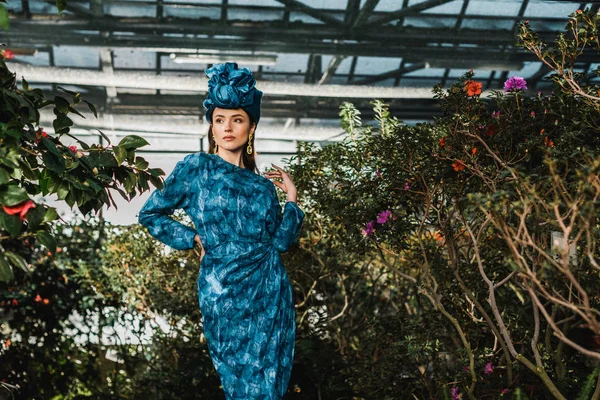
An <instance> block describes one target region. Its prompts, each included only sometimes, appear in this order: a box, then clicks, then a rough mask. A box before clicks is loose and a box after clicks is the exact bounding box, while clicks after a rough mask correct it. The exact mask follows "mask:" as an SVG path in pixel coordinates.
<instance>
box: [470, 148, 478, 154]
mask: <svg viewBox="0 0 600 400" xmlns="http://www.w3.org/2000/svg"><path fill="white" fill-rule="evenodd" d="M476 153H477V147H473V150H471V154H472V155H475V154H476Z"/></svg>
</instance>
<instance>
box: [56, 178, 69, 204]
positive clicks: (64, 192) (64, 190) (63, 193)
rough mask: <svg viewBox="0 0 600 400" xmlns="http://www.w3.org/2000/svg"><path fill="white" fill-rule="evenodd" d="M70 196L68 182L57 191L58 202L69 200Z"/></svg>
mask: <svg viewBox="0 0 600 400" xmlns="http://www.w3.org/2000/svg"><path fill="white" fill-rule="evenodd" d="M68 194H69V184H68V183H66V182H63V183H61V185H60V186H59V187H58V189H56V198H57V199H58V200H64V199H66V198H67V196H68Z"/></svg>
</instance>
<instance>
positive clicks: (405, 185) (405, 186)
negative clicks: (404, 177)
mask: <svg viewBox="0 0 600 400" xmlns="http://www.w3.org/2000/svg"><path fill="white" fill-rule="evenodd" d="M404 190H410V184H409V183H408V181H406V183H405V184H404Z"/></svg>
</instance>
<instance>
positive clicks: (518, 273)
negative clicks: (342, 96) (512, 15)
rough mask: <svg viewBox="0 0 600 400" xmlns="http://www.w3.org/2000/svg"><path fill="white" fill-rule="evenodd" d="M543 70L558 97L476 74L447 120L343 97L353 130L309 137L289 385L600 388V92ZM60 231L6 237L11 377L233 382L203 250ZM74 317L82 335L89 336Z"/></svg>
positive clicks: (41, 390)
mask: <svg viewBox="0 0 600 400" xmlns="http://www.w3.org/2000/svg"><path fill="white" fill-rule="evenodd" d="M572 17H573V19H576V20H577V26H578V27H582V26H585V29H586V32H593V29H595V28H594V26H597V23H598V22H597V21H598V16H597V15H594V14H591V13H590V12H588V11H582V12H581V13H575V14H574V15H573V16H572ZM571 24H573V22H572V23H571ZM519 32H520V35H521V36H520V39H521V42H522V44H523V46H524V47H527V46H528V44H527V43H538V42H536V40H537V39H536V38H535V36H534V35H533V32H531V31H530V30H529V29H528V27H527V25H526V24H523V25H520V26H519ZM524 32H530V33H531V35H532V36H528V35H525V34H524ZM567 32H571V28H568V31H567ZM586 32H583V31H580V30H579V29H578V30H576V31H575V33H576V34H577V35H588V36H590V34H589V33H586ZM564 40H575V42H574V43H575V44H574V45H573V44H569V45H568V46H567V45H565V46H563V47H560V46H561V45H560V43H559V44H558V45H557V46H558V47H557V49H558V50H556V51H558V53H552V52H546V53H539V56H540V57H551V56H552V57H554V60H561V59H562V55H561V54H563V53H564V54H570V55H572V61H573V62H572V64H569V65H574V62H575V59H576V58H577V56H578V55H579V54H580V49H581V43H583V40H584V39H582V38H581V37H579V38H578V39H564ZM586 40H588V41H587V42H586V43H587V44H586V47H587V46H588V45H589V43H592V42H593V39H591V37H588V39H586ZM532 41H533V42H532ZM565 43H566V42H565ZM594 46H597V44H596V45H594ZM586 51H587V50H586ZM561 52H563V53H561ZM536 54H538V53H536ZM559 55H560V56H559ZM565 60H571V58H569V57H566V58H565ZM550 65H551V67H552V68H554V71H555V74H554V75H553V76H552V79H553V81H554V82H555V90H554V92H553V93H545V94H544V93H538V94H537V95H534V96H529V95H528V93H527V92H526V91H525V90H524V86H525V85H526V82H522V81H520V80H519V79H518V78H517V77H512V78H513V79H512V81H511V82H510V84H508V85H507V88H506V91H505V92H499V91H495V92H493V93H492V95H491V97H490V98H489V99H484V98H482V91H481V88H482V85H480V84H479V82H477V77H476V76H474V74H473V73H472V72H468V73H466V74H465V75H464V76H463V77H461V78H460V79H459V80H458V81H457V82H456V83H455V84H454V85H452V86H451V87H450V88H449V89H447V90H444V89H443V88H441V87H436V88H434V94H435V96H436V98H437V99H438V100H439V102H440V105H441V107H442V110H443V116H442V117H440V118H438V119H437V120H436V121H435V122H434V123H433V124H419V125H417V126H415V127H409V126H406V125H404V124H402V123H401V122H400V121H398V120H397V119H396V118H394V117H393V115H391V113H390V112H389V110H388V108H387V106H386V105H385V104H384V103H383V102H381V101H375V102H374V103H373V106H374V110H375V114H376V121H375V122H376V123H375V124H374V125H373V126H369V125H365V124H363V122H362V120H361V118H360V111H359V110H357V109H355V108H354V107H353V106H352V105H351V104H349V103H345V104H343V105H342V106H341V110H340V116H341V118H342V126H343V127H344V129H345V130H346V132H347V133H348V136H347V137H346V138H345V139H344V140H342V141H341V142H338V143H336V144H333V145H329V146H326V147H324V148H319V147H318V146H317V145H316V144H312V143H303V144H301V146H300V149H299V153H298V156H297V157H293V158H291V159H290V160H289V161H290V162H289V168H288V169H289V170H290V173H291V175H292V177H293V180H294V182H295V183H296V186H297V187H298V189H299V201H300V203H301V206H302V208H303V209H304V210H305V211H306V218H305V222H304V229H303V237H302V238H301V240H300V244H299V246H298V247H297V248H295V249H293V250H292V251H290V252H288V253H286V254H284V255H283V257H284V264H285V265H286V266H287V267H288V271H289V276H290V280H291V282H292V285H293V287H294V293H295V299H296V311H297V322H298V324H297V325H298V330H297V344H296V356H295V361H294V362H295V364H294V368H293V375H292V380H291V382H290V388H289V394H288V396H287V397H286V398H289V399H315V398H321V399H340V398H357V399H374V400H378V399H382V400H383V399H399V398H406V399H413V398H418V399H456V398H471V399H475V398H504V397H506V398H514V399H527V398H531V399H546V398H561V399H563V398H592V399H597V398H599V397H600V388H599V384H598V379H599V374H598V371H599V370H598V367H597V363H598V361H597V360H598V358H600V357H599V356H600V353H599V350H600V349H599V346H598V338H599V337H600V331H599V330H598V328H599V323H598V315H599V313H598V311H599V305H598V301H599V300H600V299H599V298H598V295H597V290H596V288H597V287H598V284H599V283H600V282H599V276H598V274H599V272H600V269H599V267H598V264H597V260H598V249H597V243H598V242H599V240H598V239H599V235H598V233H599V230H598V228H599V226H598V221H597V217H596V214H597V212H596V208H595V207H596V204H597V199H598V197H599V195H600V180H599V179H598V170H599V168H600V162H599V161H598V160H599V159H600V158H599V155H600V154H599V150H600V143H599V141H598V133H599V130H600V116H599V113H598V112H597V110H598V102H597V99H594V98H593V97H594V94H593V93H594V90H596V91H597V88H596V87H595V86H594V85H593V84H590V83H589V81H588V80H586V79H585V77H580V76H579V75H577V74H576V73H573V74H572V75H569V71H572V70H571V69H570V67H569V66H561V65H559V64H553V63H552V62H550ZM565 65H566V64H565ZM569 79H570V80H571V81H569ZM573 82H575V83H576V84H577V85H578V87H575V86H573ZM582 93H586V94H588V95H589V97H586V96H583V94H582ZM63 109H64V108H63ZM25 131H27V132H28V131H29V129H26V130H25ZM30 142H31V140H30ZM52 142H53V143H55V144H56V147H57V148H58V149H61V147H60V146H59V145H58V143H57V142H55V141H52ZM63 147H64V146H63ZM44 149H46V148H45V147H44V148H42V150H39V148H36V147H34V146H33V144H31V147H30V150H32V151H44ZM46 150H47V149H46ZM84 150H85V149H84ZM103 150H105V151H106V152H108V153H110V150H106V149H103ZM100 151H102V150H100ZM119 152H120V150H117V151H115V152H114V154H117V153H119ZM47 157H48V156H47ZM114 157H115V160H116V157H117V156H116V155H115V156H114ZM122 161H125V159H122ZM133 161H134V162H135V159H134V160H133ZM128 162H129V161H128ZM41 165H44V164H43V160H42V164H40V168H42V167H41ZM122 167H124V168H127V167H128V166H122ZM145 167H146V168H147V166H145ZM107 168H108V167H107ZM141 169H142V170H144V168H141ZM138 172H139V171H138ZM13 179H14V178H13ZM115 179H117V180H118V178H115ZM137 183H139V182H137ZM133 186H135V187H137V188H138V189H140V187H138V186H137V185H133ZM130 187H132V186H130ZM142 188H143V187H142ZM71 189H72V188H70V190H71ZM32 194H33V193H32ZM75 198H77V197H75ZM27 215H29V213H28V214H27ZM188 222H189V221H188ZM77 228H79V229H80V231H78V234H77V235H73V234H70V233H69V232H70V231H69V229H71V231H76V229H77ZM53 229H55V230H56V231H54V230H51V229H48V233H51V234H52V235H54V236H56V238H57V242H58V243H60V244H61V245H60V246H58V247H57V251H56V252H52V253H51V254H48V252H47V250H44V251H42V250H41V249H40V248H39V247H35V243H33V242H29V243H27V242H25V240H27V239H28V238H27V237H26V238H21V237H15V238H11V239H8V238H7V239H5V240H4V241H3V242H2V244H3V246H5V247H6V250H7V251H10V252H13V253H14V254H19V255H21V256H23V257H24V259H25V261H26V263H27V265H29V264H33V263H35V261H34V260H38V261H37V263H36V264H35V268H32V271H33V272H32V273H31V274H27V273H25V271H24V270H20V269H16V272H15V281H14V282H13V283H11V286H10V291H9V286H8V284H5V285H6V286H4V287H3V288H4V289H5V290H4V291H3V292H2V295H3V297H2V298H1V299H0V307H2V309H3V310H4V313H5V314H4V315H5V316H6V315H10V317H9V318H12V319H9V320H8V321H5V322H3V327H2V328H3V329H4V330H5V331H8V332H10V333H11V335H12V336H11V339H12V340H11V342H10V343H8V344H7V343H6V342H5V343H4V344H3V349H2V353H0V357H2V362H0V380H1V378H4V379H6V384H11V385H15V384H18V385H19V386H20V387H21V389H20V390H21V392H19V394H25V395H27V396H30V397H36V398H46V397H51V396H57V397H56V398H64V399H70V398H81V397H92V398H138V397H140V398H182V399H185V398H192V397H193V396H196V395H201V396H202V397H203V398H216V397H219V396H221V395H222V391H221V390H220V388H219V381H218V377H217V376H216V373H215V371H214V368H213V367H212V364H211V361H210V358H209V357H208V355H207V347H206V343H205V341H204V337H203V335H202V329H201V322H202V321H201V316H200V314H199V310H198V306H197V298H196V290H195V287H194V286H195V285H194V283H195V279H196V274H197V272H198V271H197V265H198V254H197V253H195V252H188V253H183V252H165V248H164V246H163V245H160V244H158V245H157V242H156V241H155V240H154V239H152V238H151V237H150V236H149V235H148V234H147V233H146V232H145V230H144V229H142V228H141V227H139V226H133V227H128V228H127V229H124V228H119V227H111V226H109V225H104V224H99V225H98V224H94V223H93V222H92V223H87V222H81V223H79V224H77V225H74V226H72V227H62V226H61V225H56V226H55V227H54V228H53ZM553 240H554V241H555V242H554V244H553ZM89 243H93V244H94V245H93V246H89ZM31 246H34V247H33V248H32V247H31ZM59 248H60V249H61V251H60V253H59V250H58V249H59ZM60 277H63V278H62V280H61V279H60ZM67 278H68V279H67ZM38 294H39V295H40V297H39V300H36V299H38V297H37V295H38ZM44 299H48V300H49V302H48V304H45V303H44ZM13 300H17V302H16V304H14V303H13ZM72 310H75V311H77V314H79V315H82V316H85V317H86V319H85V324H80V325H77V324H75V323H73V321H72V320H70V319H69V317H70V316H71V315H72V314H71V313H72ZM96 318H97V319H96ZM5 319H7V318H6V317H5ZM159 324H162V325H159ZM117 325H124V326H127V327H128V331H129V333H130V335H131V336H130V337H129V338H127V339H126V340H125V339H124V338H123V337H122V336H121V335H119V334H118V333H117V332H116V331H115V329H113V328H114V327H115V326H117ZM161 326H162V327H161ZM47 327H51V328H52V329H51V330H48V329H47ZM146 327H149V328H148V329H147V328H146ZM71 329H77V332H75V333H76V334H79V335H84V336H88V337H86V338H85V340H84V341H83V342H81V343H79V342H77V341H76V340H75V339H74V336H73V333H72V332H71V331H70V330H71ZM94 330H95V331H96V332H98V333H100V335H99V336H102V337H103V340H104V341H105V342H108V343H110V344H105V343H102V342H101V343H98V341H97V340H98V339H96V338H94V335H93V334H91V332H93V331H94ZM147 333H151V334H152V338H153V339H152V340H149V339H148V337H147V336H146V334H147ZM23 335H25V336H23ZM44 335H47V336H44ZM80 337H81V336H80ZM39 343H41V344H42V346H40V345H39ZM48 343H50V344H52V346H46V345H45V344H48ZM57 348H58V350H56V349H57ZM109 349H110V350H112V351H115V352H116V357H117V358H116V359H117V362H114V361H110V360H108V359H107V358H106V356H105V355H104V354H105V352H106V351H108V350H109ZM31 354H34V357H31ZM111 358H113V359H115V358H114V357H111ZM5 360H10V363H5V362H4V361H5ZM42 366H51V367H52V369H53V371H52V372H54V374H52V375H51V374H47V373H46V372H45V371H46V370H45V369H44V368H42ZM13 371H14V372H13ZM23 372H25V373H26V375H25V374H23ZM61 373H64V374H65V375H64V376H63V375H61ZM31 381H36V382H42V381H43V382H45V383H44V384H43V385H39V386H37V387H32V386H27V387H25V386H26V383H28V382H31Z"/></svg>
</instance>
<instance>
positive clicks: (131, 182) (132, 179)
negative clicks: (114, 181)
mask: <svg viewBox="0 0 600 400" xmlns="http://www.w3.org/2000/svg"><path fill="white" fill-rule="evenodd" d="M136 180H137V179H136V175H135V174H134V173H133V172H131V171H127V177H126V178H125V181H124V182H123V185H124V186H125V190H127V192H128V193H131V192H132V191H133V190H134V188H135V183H136Z"/></svg>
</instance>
